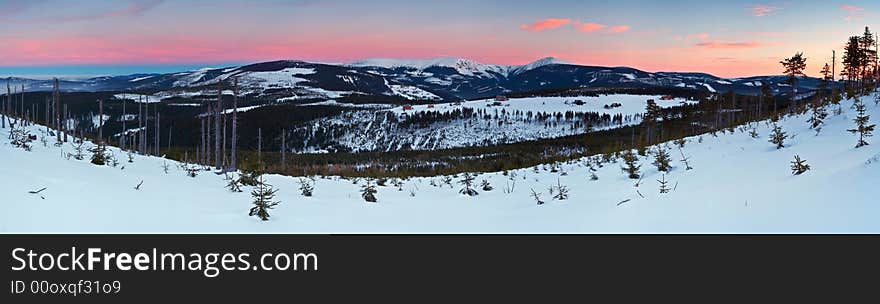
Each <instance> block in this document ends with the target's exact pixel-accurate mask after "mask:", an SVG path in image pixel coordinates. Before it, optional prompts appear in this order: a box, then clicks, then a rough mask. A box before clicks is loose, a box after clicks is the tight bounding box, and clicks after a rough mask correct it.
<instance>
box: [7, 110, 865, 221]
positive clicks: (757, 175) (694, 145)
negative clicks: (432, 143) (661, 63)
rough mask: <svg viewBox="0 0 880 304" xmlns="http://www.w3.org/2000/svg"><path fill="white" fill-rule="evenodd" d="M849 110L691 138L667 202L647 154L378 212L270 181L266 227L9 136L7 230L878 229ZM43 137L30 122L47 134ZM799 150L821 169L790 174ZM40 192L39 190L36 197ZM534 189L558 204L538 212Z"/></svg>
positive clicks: (206, 183)
mask: <svg viewBox="0 0 880 304" xmlns="http://www.w3.org/2000/svg"><path fill="white" fill-rule="evenodd" d="M871 98H874V97H871ZM850 104H851V102H849V101H844V102H843V104H842V105H841V109H842V111H843V115H838V116H830V117H829V118H828V119H827V120H826V123H827V124H826V125H825V126H824V127H823V130H822V132H821V133H820V134H819V135H814V133H815V132H814V131H812V130H810V129H808V126H807V124H806V123H805V120H806V117H805V116H803V115H801V116H794V117H786V118H784V119H783V120H782V121H781V122H780V125H781V126H782V127H783V129H784V130H785V131H786V132H789V134H792V135H796V136H795V138H793V139H790V140H789V141H788V142H787V144H786V148H783V149H780V150H777V149H775V148H774V147H773V146H772V144H770V143H768V142H767V138H766V137H767V135H768V133H769V130H770V126H769V125H768V124H767V123H766V122H759V123H756V124H754V125H753V127H754V128H755V129H756V130H757V131H758V133H760V134H761V137H760V138H751V137H750V136H749V135H747V134H746V133H743V132H735V133H733V134H721V133H719V134H718V137H713V136H712V135H708V134H706V135H702V136H701V137H700V138H701V139H702V140H699V139H698V138H697V137H691V138H688V143H687V145H686V146H685V148H683V152H684V154H686V155H687V156H688V157H690V159H689V161H690V163H691V165H692V166H693V167H694V168H695V169H694V170H684V168H682V166H681V165H680V163H679V160H680V158H681V157H680V156H679V152H678V150H677V149H674V150H672V157H673V160H674V165H675V166H676V167H675V168H673V170H672V171H671V172H669V173H668V174H666V176H665V179H666V180H668V181H670V186H672V185H675V190H673V191H671V192H670V193H667V194H660V193H658V184H657V182H656V181H655V180H657V179H659V178H660V177H661V174H660V173H659V172H657V170H656V169H655V168H653V167H652V166H651V165H650V164H649V161H648V160H646V159H644V158H641V159H640V162H641V164H642V173H643V174H644V175H645V176H644V179H643V180H642V181H641V185H640V186H639V187H638V188H636V187H634V184H635V181H633V180H630V179H627V178H626V177H625V176H624V175H623V174H622V173H621V172H620V164H619V163H618V164H606V165H605V166H604V167H602V168H599V169H598V171H597V175H598V176H599V177H600V179H599V180H598V181H589V179H588V177H587V176H588V175H589V173H588V171H587V169H586V167H585V165H584V161H585V159H582V160H580V161H576V162H572V163H563V164H560V167H561V169H562V170H563V171H565V172H567V173H568V174H567V175H561V174H558V173H551V172H550V171H545V170H543V169H540V166H539V167H538V168H539V169H538V171H537V173H536V172H535V171H534V170H533V168H525V169H520V170H513V171H510V172H511V173H513V174H516V177H514V178H513V180H516V186H515V189H514V191H513V192H512V193H510V194H508V193H505V192H504V191H503V190H502V189H503V188H504V187H505V183H506V182H509V181H510V177H508V176H504V175H503V174H501V173H497V172H494V173H484V174H480V175H479V176H478V177H477V179H476V180H477V181H478V182H479V181H481V180H483V179H486V180H488V181H490V182H491V183H492V185H493V186H494V187H495V190H494V191H491V192H485V191H480V194H479V195H478V196H475V197H466V196H463V195H461V194H459V193H458V189H459V186H458V184H457V183H454V184H455V187H454V188H450V187H448V186H446V187H439V188H438V187H434V186H431V185H430V183H431V181H432V180H434V181H436V182H438V183H439V182H440V180H439V177H434V178H414V179H410V180H407V181H405V182H404V186H403V189H404V191H398V190H397V189H396V188H394V187H379V188H378V190H379V191H378V193H377V197H378V199H379V202H378V203H375V204H370V203H365V202H364V201H363V200H362V199H361V198H360V195H359V193H358V190H359V189H360V185H362V184H363V183H364V182H363V180H361V181H360V182H359V183H358V184H352V182H351V181H350V180H341V179H339V178H338V177H329V178H326V179H325V178H317V180H316V184H315V192H314V197H311V198H304V197H302V196H300V195H299V193H298V191H297V184H296V183H295V181H296V180H297V178H295V177H287V176H279V175H268V176H267V180H268V182H269V183H271V184H273V185H275V187H276V188H277V189H279V191H278V193H277V196H276V199H277V200H278V201H281V204H280V205H278V206H277V207H276V209H273V210H272V211H271V216H272V217H271V220H270V221H268V222H262V221H259V220H258V219H256V218H254V217H248V216H247V212H248V209H249V208H250V207H251V204H250V201H251V198H250V195H249V194H248V192H249V191H250V189H249V188H247V187H245V189H244V190H245V192H243V193H231V192H229V191H227V190H226V189H224V188H223V186H224V185H225V184H226V182H225V181H224V180H223V176H222V175H215V174H212V173H210V172H201V173H200V174H199V175H198V176H197V177H195V178H190V177H186V176H185V175H184V172H183V171H182V170H180V169H178V168H177V163H176V162H174V161H170V160H164V159H161V158H157V157H145V156H135V160H134V162H133V163H128V162H126V161H125V159H126V157H125V154H124V153H123V152H121V151H119V150H117V149H116V148H111V149H110V150H111V152H112V153H114V154H115V155H116V157H117V158H119V159H120V164H119V167H116V168H114V167H111V166H101V167H99V166H95V165H92V164H90V163H89V162H88V160H82V161H77V160H72V159H71V160H68V159H65V158H63V157H62V156H61V155H62V154H63V153H64V152H70V151H71V146H70V145H69V144H65V145H63V146H62V147H60V148H59V147H54V146H53V145H51V144H49V145H47V146H43V145H42V144H41V143H40V142H39V141H36V142H34V143H33V144H34V147H33V151H31V152H25V151H23V150H21V149H18V148H15V147H12V146H11V145H10V144H9V142H8V140H6V138H7V133H8V132H9V129H8V128H7V129H0V139H2V142H0V143H2V144H0V168H2V170H3V174H0V192H2V193H3V200H2V202H0V232H6V233H15V232H19V233H20V232H29V233H38V232H49V233H95V232H98V233H100V232H105V233H106V232H113V233H138V232H140V233H162V232H164V233H168V232H173V233H186V232H210V233H222V232H232V233H236V232H238V233H240V232H251V233H253V232H256V233H272V232H282V233H284V232H287V233H383V232H391V233H585V232H592V233H664V232H666V233H878V232H880V221H877V214H880V204H877V202H876V197H878V195H880V188H878V187H876V182H877V180H880V167H878V166H880V163H878V161H877V160H878V159H880V144H876V143H875V144H872V145H869V146H865V147H862V148H858V149H855V148H854V146H855V143H856V137H855V136H854V135H852V134H850V133H848V132H846V129H849V128H852V126H853V123H852V119H853V117H854V116H855V114H854V111H853V110H852V109H850ZM865 104H866V107H867V109H868V114H870V115H871V116H872V120H871V121H872V122H875V123H876V121H877V119H878V117H880V107H878V106H877V105H875V104H874V103H873V102H871V101H870V100H868V98H865ZM44 129H45V128H44V127H39V126H34V127H30V130H31V132H32V133H33V134H37V135H38V136H45V135H44V134H43V133H42V132H43V131H44ZM873 139H875V140H876V139H877V137H873ZM869 141H871V139H869ZM794 155H799V156H801V157H802V158H803V159H805V160H806V161H807V162H808V163H809V164H810V165H811V166H812V170H810V171H808V172H807V173H805V174H803V175H799V176H793V175H791V173H790V170H789V162H790V161H791V160H792V158H793V156H794ZM166 162H167V163H168V164H169V165H170V166H171V169H170V171H169V173H168V174H165V173H164V172H163V169H162V164H163V163H166ZM122 166H124V169H123V168H122ZM455 180H456V181H457V180H458V179H457V178H456V179H455ZM557 180H558V181H559V182H560V183H562V184H563V185H566V186H568V187H569V188H570V190H571V192H570V194H571V198H570V199H569V200H566V201H557V200H551V199H550V196H549V195H548V193H547V187H549V186H551V185H553V184H555V183H556V182H557ZM141 181H143V185H142V186H141V189H140V190H135V189H134V187H135V185H137V184H138V183H140V182H141ZM43 187H46V190H44V191H43V192H41V193H40V194H38V195H34V194H29V193H28V191H31V190H38V189H40V188H43ZM530 188H531V189H535V191H537V192H542V193H543V195H542V197H543V198H544V200H545V201H546V202H547V203H546V204H544V205H541V206H538V205H536V204H535V202H534V201H533V200H532V199H531V198H530V197H529V189H530ZM84 190H86V191H84ZM410 191H413V192H414V193H415V197H411V196H410V194H409V192H410ZM636 191H638V193H641V194H642V195H643V196H644V198H642V197H641V196H640V195H639V194H638V193H636ZM41 196H42V197H43V198H44V199H41Z"/></svg>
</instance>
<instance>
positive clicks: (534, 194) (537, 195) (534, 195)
mask: <svg viewBox="0 0 880 304" xmlns="http://www.w3.org/2000/svg"><path fill="white" fill-rule="evenodd" d="M529 190H532V193H531V194H530V196H531V197H532V199H534V200H535V202H537V203H538V205H543V204H544V200H542V199H541V193H540V192H535V189H529Z"/></svg>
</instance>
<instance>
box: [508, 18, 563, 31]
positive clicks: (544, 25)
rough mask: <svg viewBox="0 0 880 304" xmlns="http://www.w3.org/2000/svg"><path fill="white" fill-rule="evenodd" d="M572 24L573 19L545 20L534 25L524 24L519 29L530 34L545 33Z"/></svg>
mask: <svg viewBox="0 0 880 304" xmlns="http://www.w3.org/2000/svg"><path fill="white" fill-rule="evenodd" d="M569 24H571V19H565V18H547V19H544V20H538V21H535V23H532V24H523V25H520V26H519V29H521V30H524V31H528V32H543V31H546V30H552V29H556V28H559V27H561V26H564V25H569Z"/></svg>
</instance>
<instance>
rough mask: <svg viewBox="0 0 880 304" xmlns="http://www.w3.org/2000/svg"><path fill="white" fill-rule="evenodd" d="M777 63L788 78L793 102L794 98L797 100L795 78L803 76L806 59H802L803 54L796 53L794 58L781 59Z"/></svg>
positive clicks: (796, 81)
mask: <svg viewBox="0 0 880 304" xmlns="http://www.w3.org/2000/svg"><path fill="white" fill-rule="evenodd" d="M779 63H780V64H782V68H783V69H784V72H783V73H784V74H785V75H787V76H788V84H790V85H791V88H792V96H791V99H792V100H795V98H797V83H798V79H797V77H798V76H805V75H804V70H805V69H806V68H807V57H804V53H803V52H798V53H795V54H794V56H791V57H790V58H786V59H783V60H782V61H780V62H779Z"/></svg>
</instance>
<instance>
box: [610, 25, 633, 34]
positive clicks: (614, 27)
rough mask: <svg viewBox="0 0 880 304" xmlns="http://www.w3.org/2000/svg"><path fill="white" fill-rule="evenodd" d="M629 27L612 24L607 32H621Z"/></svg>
mask: <svg viewBox="0 0 880 304" xmlns="http://www.w3.org/2000/svg"><path fill="white" fill-rule="evenodd" d="M629 29H630V26H629V25H617V26H613V27H611V28H610V29H608V32H611V33H623V32H626V31H628V30H629Z"/></svg>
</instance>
